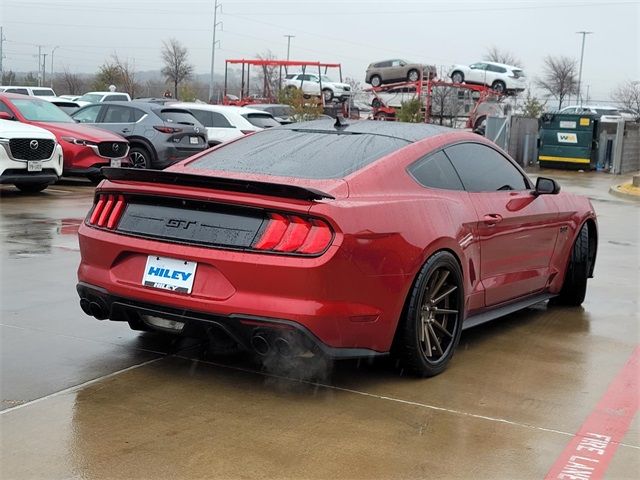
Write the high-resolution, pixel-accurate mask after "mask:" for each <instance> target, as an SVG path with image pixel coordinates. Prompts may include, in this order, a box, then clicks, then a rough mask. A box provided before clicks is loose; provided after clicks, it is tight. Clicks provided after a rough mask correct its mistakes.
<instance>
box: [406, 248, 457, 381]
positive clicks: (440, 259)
mask: <svg viewBox="0 0 640 480" xmlns="http://www.w3.org/2000/svg"><path fill="white" fill-rule="evenodd" d="M463 289H464V287H463V277H462V271H461V269H460V265H458V262H457V260H456V259H455V257H454V256H453V255H452V254H451V253H449V252H444V251H442V252H437V253H435V254H434V255H432V256H431V257H430V258H429V259H428V260H427V262H426V263H425V264H424V265H423V267H422V269H421V270H420V273H419V274H418V276H417V278H416V280H415V283H414V285H413V287H412V290H411V292H410V295H409V298H408V300H407V305H406V306H405V310H404V313H403V318H402V319H401V321H400V324H399V326H398V331H397V333H396V338H395V342H394V353H395V355H396V356H397V357H398V359H399V360H400V363H401V364H402V365H403V366H404V367H405V368H407V369H409V370H410V371H411V372H413V373H415V374H416V375H418V376H420V377H432V376H434V375H438V374H439V373H441V372H442V371H443V370H444V369H445V368H446V367H447V365H448V364H449V361H450V360H451V358H452V357H453V354H454V352H455V349H456V347H457V345H458V341H459V340H460V332H461V331H462V321H463V319H464V291H463ZM453 312H455V313H453ZM440 319H441V320H440Z"/></svg>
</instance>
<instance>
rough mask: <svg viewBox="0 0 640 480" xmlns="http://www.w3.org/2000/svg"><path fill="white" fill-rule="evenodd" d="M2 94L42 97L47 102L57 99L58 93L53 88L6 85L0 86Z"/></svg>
mask: <svg viewBox="0 0 640 480" xmlns="http://www.w3.org/2000/svg"><path fill="white" fill-rule="evenodd" d="M0 92H2V93H19V94H20V95H30V96H32V97H40V98H44V99H45V100H46V99H48V98H55V97H56V92H54V91H53V88H47V87H26V86H22V85H4V86H0Z"/></svg>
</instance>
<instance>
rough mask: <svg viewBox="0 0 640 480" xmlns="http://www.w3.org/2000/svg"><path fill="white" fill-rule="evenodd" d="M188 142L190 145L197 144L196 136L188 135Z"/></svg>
mask: <svg viewBox="0 0 640 480" xmlns="http://www.w3.org/2000/svg"><path fill="white" fill-rule="evenodd" d="M189 143H191V144H192V145H197V144H198V137H189Z"/></svg>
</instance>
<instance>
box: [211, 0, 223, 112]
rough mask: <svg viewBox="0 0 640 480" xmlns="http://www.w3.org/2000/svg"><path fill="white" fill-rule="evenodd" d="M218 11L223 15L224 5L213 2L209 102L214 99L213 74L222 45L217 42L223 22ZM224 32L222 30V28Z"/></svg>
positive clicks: (216, 1)
mask: <svg viewBox="0 0 640 480" xmlns="http://www.w3.org/2000/svg"><path fill="white" fill-rule="evenodd" d="M218 9H220V13H222V4H221V3H218V0H214V2H213V39H212V40H211V76H210V77H209V101H211V99H212V98H213V74H214V72H215V63H216V45H220V40H216V31H217V30H218V25H220V26H221V27H222V22H218ZM221 30H222V28H221Z"/></svg>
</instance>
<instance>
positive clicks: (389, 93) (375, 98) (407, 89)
mask: <svg viewBox="0 0 640 480" xmlns="http://www.w3.org/2000/svg"><path fill="white" fill-rule="evenodd" d="M416 95H417V94H416V87H415V86H413V85H401V86H398V87H393V88H389V89H387V90H381V91H379V92H376V93H375V95H372V100H371V106H372V107H373V108H380V107H382V106H387V107H395V108H400V107H401V106H402V103H403V102H408V101H409V100H413V99H414V98H416Z"/></svg>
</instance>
